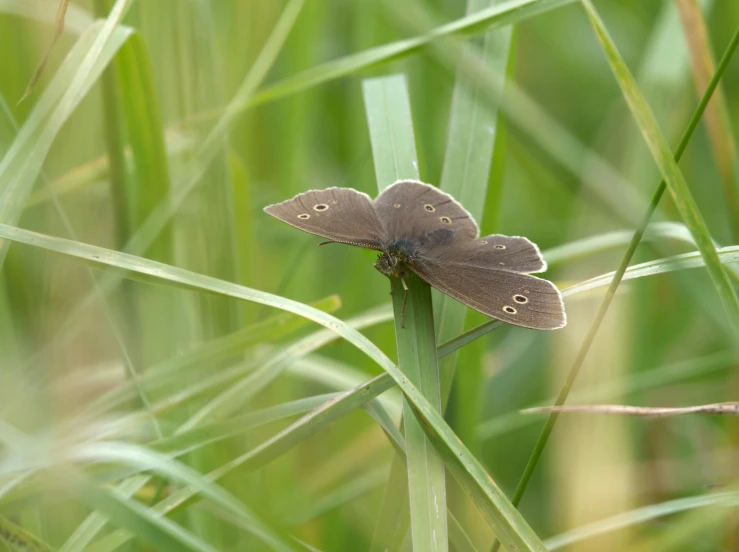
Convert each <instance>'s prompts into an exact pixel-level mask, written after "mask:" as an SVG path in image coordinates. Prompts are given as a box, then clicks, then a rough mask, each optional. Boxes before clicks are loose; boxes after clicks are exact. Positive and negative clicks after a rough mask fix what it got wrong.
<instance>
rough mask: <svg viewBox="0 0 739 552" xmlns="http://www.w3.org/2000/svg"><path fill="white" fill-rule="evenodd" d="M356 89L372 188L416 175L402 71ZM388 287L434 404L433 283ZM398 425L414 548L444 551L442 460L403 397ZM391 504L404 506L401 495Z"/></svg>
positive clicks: (415, 377) (421, 384) (405, 361)
mask: <svg viewBox="0 0 739 552" xmlns="http://www.w3.org/2000/svg"><path fill="white" fill-rule="evenodd" d="M362 89H363V92H364V102H365V108H366V112H367V123H368V126H369V132H370V140H371V142H372V157H373V159H374V162H375V177H376V179H377V188H378V191H380V192H381V191H382V190H384V189H385V188H386V187H387V186H389V185H390V184H392V183H393V182H395V181H397V180H404V179H412V180H418V179H419V170H418V158H417V155H416V142H415V136H414V134H413V118H412V116H411V106H410V100H409V98H408V89H407V86H406V81H405V76H404V75H393V76H389V77H381V78H376V79H369V80H365V81H364V82H363V84H362ZM406 286H407V290H406V289H404V288H406ZM391 293H392V299H393V312H394V314H395V341H396V345H397V349H398V367H399V368H400V370H401V372H403V374H405V375H406V376H407V377H408V379H409V380H410V381H411V382H412V383H413V384H414V385H416V386H417V387H418V389H419V390H420V391H421V393H423V394H424V396H425V397H426V398H428V399H429V401H430V402H431V404H432V405H433V406H434V407H435V408H436V409H438V410H439V411H440V410H441V401H440V393H439V371H438V363H437V359H436V342H435V337H434V314H433V307H432V303H431V289H430V287H429V285H428V284H426V282H423V281H422V280H421V279H420V278H418V277H416V276H415V275H414V274H407V275H406V276H405V278H404V280H403V281H402V282H401V281H400V280H399V279H398V278H393V279H392V284H391ZM403 430H404V432H405V452H406V457H407V462H406V465H405V469H406V472H407V474H408V502H409V504H410V521H411V536H412V542H413V549H414V550H416V551H421V550H423V551H425V550H429V551H440V552H441V551H445V550H447V549H448V546H449V542H448V541H449V536H448V530H447V509H446V482H445V480H444V464H443V463H442V461H441V458H440V457H439V455H438V453H437V452H436V450H435V449H434V448H433V447H432V446H431V444H430V443H429V441H428V440H427V438H426V436H425V435H424V432H423V428H422V427H421V425H420V423H419V422H418V420H416V419H415V417H414V416H413V410H412V409H411V405H410V404H409V403H408V400H407V399H405V398H404V399H403ZM400 468H401V466H400V465H399V464H398V462H394V463H393V468H391V471H392V470H393V469H394V470H397V469H400ZM393 478H394V476H393V475H392V474H391V479H393ZM397 504H398V506H400V507H404V501H402V500H398V501H397Z"/></svg>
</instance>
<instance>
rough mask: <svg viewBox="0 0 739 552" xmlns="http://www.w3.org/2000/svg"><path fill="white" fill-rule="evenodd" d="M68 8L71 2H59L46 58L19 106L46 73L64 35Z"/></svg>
mask: <svg viewBox="0 0 739 552" xmlns="http://www.w3.org/2000/svg"><path fill="white" fill-rule="evenodd" d="M68 7H69V0H59V9H58V10H57V12H56V19H55V21H54V34H53V36H52V37H51V44H49V47H48V49H47V50H46V52H45V53H44V56H43V57H42V58H41V61H39V63H38V65H37V66H36V70H35V71H34V72H33V76H32V77H31V81H30V82H29V83H28V86H26V90H25V92H23V96H21V99H20V100H18V103H19V104H20V103H21V102H22V101H23V100H25V99H26V98H27V97H28V96H29V95H30V94H31V92H32V91H33V89H34V87H35V86H36V83H37V82H38V80H39V79H40V78H41V74H42V73H43V72H44V67H46V62H47V60H48V59H49V54H50V53H51V50H52V48H54V44H56V41H57V40H59V37H60V36H62V34H63V33H64V18H65V15H66V13H67V8H68Z"/></svg>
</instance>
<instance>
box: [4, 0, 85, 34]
mask: <svg viewBox="0 0 739 552" xmlns="http://www.w3.org/2000/svg"><path fill="white" fill-rule="evenodd" d="M0 12H3V13H8V14H13V15H18V16H20V17H25V18H27V19H32V20H35V21H39V22H41V23H46V24H48V25H52V26H53V25H55V24H56V12H55V11H54V10H51V9H49V6H48V5H47V4H45V3H44V2H18V0H0ZM92 24H93V17H92V15H90V13H89V12H87V11H86V10H84V9H82V8H80V7H79V6H76V5H75V4H70V5H69V6H67V13H66V14H65V15H64V32H65V33H73V34H76V35H81V34H82V33H84V32H85V31H86V30H87V28H88V27H89V26H90V25H92Z"/></svg>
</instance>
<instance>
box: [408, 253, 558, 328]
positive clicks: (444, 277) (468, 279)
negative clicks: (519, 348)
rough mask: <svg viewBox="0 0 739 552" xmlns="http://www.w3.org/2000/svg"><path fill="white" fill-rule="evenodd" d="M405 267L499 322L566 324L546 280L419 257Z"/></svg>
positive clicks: (531, 325) (554, 291) (543, 325)
mask: <svg viewBox="0 0 739 552" xmlns="http://www.w3.org/2000/svg"><path fill="white" fill-rule="evenodd" d="M409 266H410V268H411V269H412V270H413V271H414V272H415V273H416V274H418V275H419V276H420V277H421V278H423V279H424V280H425V281H426V282H427V283H428V284H430V285H432V286H433V287H435V288H436V289H438V290H439V291H441V292H442V293H446V294H447V295H449V296H450V297H453V298H454V299H456V300H457V301H459V302H460V303H464V304H465V305H467V306H468V307H470V308H473V309H475V310H477V311H480V312H481V313H483V314H486V315H488V316H492V317H493V318H497V319H499V320H502V321H503V322H508V323H510V324H515V325H517V326H524V327H526V328H535V329H538V330H554V329H557V328H561V327H563V326H564V325H565V324H567V317H566V315H565V310H564V304H563V303H562V295H561V294H560V292H559V290H558V289H557V287H556V286H555V285H554V284H553V283H551V282H549V281H548V280H543V279H541V278H537V277H536V276H530V275H528V274H521V273H518V272H511V271H507V270H498V269H497V268H492V267H486V266H477V265H474V264H465V263H457V262H451V263H449V262H443V261H441V260H439V259H428V258H427V259H419V260H416V261H414V262H413V263H411V264H410V265H409Z"/></svg>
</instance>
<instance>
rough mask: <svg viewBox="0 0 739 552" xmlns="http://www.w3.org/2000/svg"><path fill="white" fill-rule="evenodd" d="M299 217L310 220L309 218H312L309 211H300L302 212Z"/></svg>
mask: <svg viewBox="0 0 739 552" xmlns="http://www.w3.org/2000/svg"><path fill="white" fill-rule="evenodd" d="M298 218H299V219H300V220H308V219H309V218H310V215H309V214H308V213H300V214H299V215H298Z"/></svg>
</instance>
